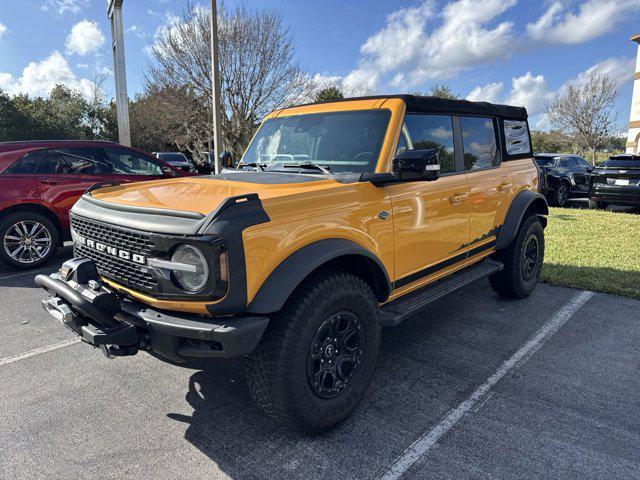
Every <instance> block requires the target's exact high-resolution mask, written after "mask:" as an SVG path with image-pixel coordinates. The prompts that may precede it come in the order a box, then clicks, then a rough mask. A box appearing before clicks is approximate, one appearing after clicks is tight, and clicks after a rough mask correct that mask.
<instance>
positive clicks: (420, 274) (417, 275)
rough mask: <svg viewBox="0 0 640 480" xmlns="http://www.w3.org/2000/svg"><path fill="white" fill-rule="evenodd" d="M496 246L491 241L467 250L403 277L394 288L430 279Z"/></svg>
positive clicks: (396, 282)
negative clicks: (425, 278)
mask: <svg viewBox="0 0 640 480" xmlns="http://www.w3.org/2000/svg"><path fill="white" fill-rule="evenodd" d="M495 246H496V240H491V241H490V242H488V243H485V244H484V245H480V246H479V247H475V248H472V249H471V250H467V251H466V252H463V253H460V254H458V255H455V256H453V257H451V258H448V259H447V260H444V261H442V262H440V263H436V264H435V265H431V266H430V267H426V268H423V269H422V270H418V271H417V272H414V273H412V274H410V275H407V276H406V277H402V278H401V279H399V280H396V281H395V282H394V284H393V288H394V289H396V288H400V287H404V286H406V285H409V284H410V283H413V282H415V281H417V280H420V279H421V278H424V277H428V276H429V275H433V274H434V273H437V272H439V271H440V270H443V269H445V268H448V267H451V266H452V265H455V264H456V263H459V262H461V261H463V260H465V259H467V258H469V257H473V256H474V255H477V254H479V253H482V252H485V251H487V250H490V249H492V248H493V247H495Z"/></svg>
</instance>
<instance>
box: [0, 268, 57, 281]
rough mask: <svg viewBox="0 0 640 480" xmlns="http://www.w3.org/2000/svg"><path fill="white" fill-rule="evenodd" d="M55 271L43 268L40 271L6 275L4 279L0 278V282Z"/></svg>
mask: <svg viewBox="0 0 640 480" xmlns="http://www.w3.org/2000/svg"><path fill="white" fill-rule="evenodd" d="M55 270H57V267H50V268H43V269H41V270H30V271H28V272H22V273H14V274H13V275H7V276H5V277H0V280H9V279H10V278H16V277H23V276H25V275H34V274H36V273H44V272H49V271H52V272H53V271H55Z"/></svg>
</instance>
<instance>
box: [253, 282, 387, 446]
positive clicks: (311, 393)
mask: <svg viewBox="0 0 640 480" xmlns="http://www.w3.org/2000/svg"><path fill="white" fill-rule="evenodd" d="M379 315H380V313H379V310H378V306H377V302H376V298H375V296H374V294H373V292H372V291H371V288H370V287H369V285H367V284H366V283H365V282H364V281H363V280H362V279H360V278H359V277H356V276H354V275H350V274H347V273H342V272H336V271H323V272H320V273H318V274H314V275H312V276H311V277H310V278H308V279H307V280H305V281H304V282H303V283H302V284H301V285H300V286H299V287H298V288H297V289H296V291H295V292H294V293H293V294H292V296H291V298H289V300H288V301H287V303H286V304H285V306H284V307H283V309H282V310H281V311H280V312H278V313H277V314H276V315H274V316H273V318H272V319H271V322H270V324H269V327H268V328H267V331H266V332H265V334H264V336H263V338H262V340H261V341H260V344H259V345H258V347H257V348H256V350H255V351H254V352H253V353H252V354H251V355H250V356H249V357H248V358H247V363H246V376H247V383H248V385H249V389H250V391H251V395H252V397H253V399H254V401H255V402H256V404H257V405H258V407H259V408H260V409H261V410H263V411H264V412H265V413H266V414H268V415H270V416H272V417H274V418H277V419H280V420H282V421H284V422H286V423H288V424H290V425H291V426H293V427H294V428H296V429H298V430H300V431H302V432H305V433H311V434H314V433H319V432H322V431H324V430H327V429H329V428H331V427H333V426H334V425H336V424H338V423H340V422H341V421H342V420H344V419H345V418H347V417H348V416H349V415H350V414H351V412H353V410H354V409H355V408H356V407H357V406H358V404H359V403H360V401H361V400H362V398H363V396H364V394H365V392H366V390H367V388H368V387H369V384H370V383H371V377H372V375H373V372H374V369H375V366H376V362H377V358H378V352H379V349H380V318H379Z"/></svg>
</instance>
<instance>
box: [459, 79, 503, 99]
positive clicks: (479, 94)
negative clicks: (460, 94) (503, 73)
mask: <svg viewBox="0 0 640 480" xmlns="http://www.w3.org/2000/svg"><path fill="white" fill-rule="evenodd" d="M503 90H504V83H502V82H498V83H489V84H488V85H485V86H484V87H476V88H474V89H473V90H471V92H469V95H467V100H471V101H472V102H492V103H499V102H500V101H501V98H502V92H503Z"/></svg>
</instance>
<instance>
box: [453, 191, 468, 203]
mask: <svg viewBox="0 0 640 480" xmlns="http://www.w3.org/2000/svg"><path fill="white" fill-rule="evenodd" d="M468 196H469V194H468V193H456V194H454V195H451V196H450V197H449V203H453V204H458V203H460V202H463V201H464V200H466V199H467V197H468Z"/></svg>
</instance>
